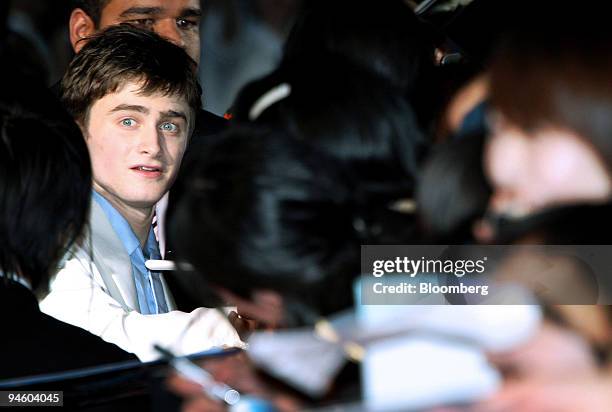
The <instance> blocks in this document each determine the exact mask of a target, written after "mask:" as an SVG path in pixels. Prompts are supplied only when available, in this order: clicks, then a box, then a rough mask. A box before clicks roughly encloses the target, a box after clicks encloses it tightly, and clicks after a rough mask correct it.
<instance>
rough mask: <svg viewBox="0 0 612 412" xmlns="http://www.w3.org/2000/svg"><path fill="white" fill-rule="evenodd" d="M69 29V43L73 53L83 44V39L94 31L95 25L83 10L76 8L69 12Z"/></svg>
mask: <svg viewBox="0 0 612 412" xmlns="http://www.w3.org/2000/svg"><path fill="white" fill-rule="evenodd" d="M68 24H69V31H70V44H71V45H72V49H73V50H74V51H75V53H78V52H79V50H81V48H82V47H83V45H84V42H83V39H84V38H86V37H88V36H91V35H92V34H94V33H95V32H96V25H95V24H94V22H93V20H92V19H91V17H89V15H88V14H87V13H85V11H83V10H82V9H79V8H76V9H74V10H72V13H71V14H70V22H69V23H68Z"/></svg>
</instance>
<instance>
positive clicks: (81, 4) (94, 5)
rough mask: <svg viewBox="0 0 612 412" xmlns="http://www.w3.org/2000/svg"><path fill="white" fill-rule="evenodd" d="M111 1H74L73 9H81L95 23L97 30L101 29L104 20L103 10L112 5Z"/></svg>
mask: <svg viewBox="0 0 612 412" xmlns="http://www.w3.org/2000/svg"><path fill="white" fill-rule="evenodd" d="M110 2H111V0H72V8H73V9H81V10H83V11H84V12H85V13H87V15H88V16H89V17H90V18H91V20H92V21H93V22H94V24H95V26H96V29H97V28H98V27H100V19H101V18H102V10H104V8H105V7H106V6H107V5H108V3H110Z"/></svg>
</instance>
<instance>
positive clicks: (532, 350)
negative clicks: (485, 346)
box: [489, 322, 612, 389]
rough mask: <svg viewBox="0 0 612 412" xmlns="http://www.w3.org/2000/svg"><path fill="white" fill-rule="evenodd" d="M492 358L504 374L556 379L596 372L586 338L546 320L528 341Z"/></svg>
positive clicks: (584, 375) (591, 374)
mask: <svg viewBox="0 0 612 412" xmlns="http://www.w3.org/2000/svg"><path fill="white" fill-rule="evenodd" d="M489 358H490V361H491V362H492V363H493V364H494V365H495V366H497V367H498V368H499V369H500V370H501V371H502V372H503V373H504V374H506V375H507V376H510V377H512V378H516V379H530V380H532V379H548V378H553V379H557V378H558V377H559V376H567V375H571V376H573V377H575V378H578V377H591V376H593V375H595V374H596V373H597V364H596V361H595V358H594V356H593V352H592V350H591V347H590V346H589V344H588V343H587V341H586V340H585V339H583V338H582V337H581V336H579V335H577V334H576V333H574V332H572V331H570V330H568V329H565V328H562V327H560V326H557V325H554V324H552V323H550V322H545V323H544V324H543V325H542V327H541V329H540V331H539V332H538V334H537V335H536V336H535V337H534V338H533V339H531V340H530V341H529V342H527V343H526V344H525V345H522V346H520V347H518V348H516V349H515V350H512V351H510V352H505V353H498V354H491V355H490V356H489ZM611 389H612V388H611Z"/></svg>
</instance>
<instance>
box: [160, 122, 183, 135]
mask: <svg viewBox="0 0 612 412" xmlns="http://www.w3.org/2000/svg"><path fill="white" fill-rule="evenodd" d="M159 128H160V129H161V130H162V131H164V132H168V133H176V132H178V130H179V128H178V126H177V125H175V124H174V123H170V122H165V123H162V124H161V125H160V126H159Z"/></svg>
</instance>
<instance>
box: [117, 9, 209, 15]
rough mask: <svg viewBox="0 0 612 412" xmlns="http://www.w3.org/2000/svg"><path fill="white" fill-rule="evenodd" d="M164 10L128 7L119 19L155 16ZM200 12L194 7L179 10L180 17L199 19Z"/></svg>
mask: <svg viewBox="0 0 612 412" xmlns="http://www.w3.org/2000/svg"><path fill="white" fill-rule="evenodd" d="M163 12H164V9H163V8H162V7H130V8H129V9H126V10H124V11H123V12H121V14H120V15H119V17H130V16H134V15H139V16H142V15H145V16H157V15H159V14H162V13H163ZM201 16H202V10H200V9H198V8H194V7H189V8H185V9H183V10H181V13H180V17H201Z"/></svg>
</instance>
